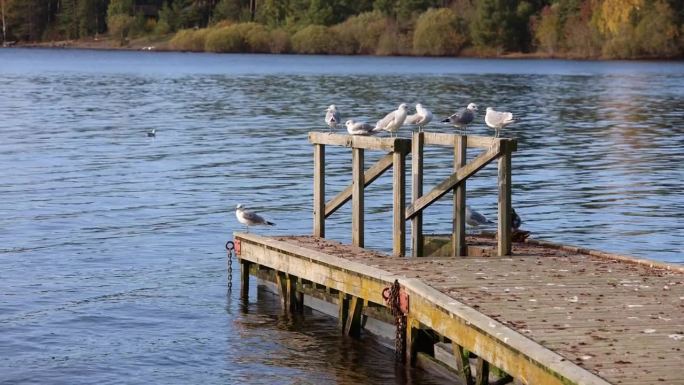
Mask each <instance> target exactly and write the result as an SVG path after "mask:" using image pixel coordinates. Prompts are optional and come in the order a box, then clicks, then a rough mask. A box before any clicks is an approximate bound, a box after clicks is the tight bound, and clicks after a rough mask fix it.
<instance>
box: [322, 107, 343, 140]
mask: <svg viewBox="0 0 684 385" xmlns="http://www.w3.org/2000/svg"><path fill="white" fill-rule="evenodd" d="M339 123H340V112H339V111H337V107H335V105H334V104H331V105H330V106H329V107H328V109H327V110H325V124H327V125H328V127H330V133H332V132H333V130H335V129H336V128H337V125H338V124H339Z"/></svg>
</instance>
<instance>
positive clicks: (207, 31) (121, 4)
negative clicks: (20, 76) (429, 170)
mask: <svg viewBox="0 0 684 385" xmlns="http://www.w3.org/2000/svg"><path fill="white" fill-rule="evenodd" d="M0 17H1V19H0V22H1V23H2V25H1V26H2V41H3V45H11V44H17V43H18V44H20V45H26V44H36V43H38V44H41V42H42V44H45V42H50V43H49V44H51V45H54V42H62V43H61V44H60V46H79V44H80V46H90V45H88V44H85V43H88V42H94V41H98V42H104V43H103V44H104V46H103V45H102V44H100V45H99V46H98V47H99V48H113V47H124V48H125V47H129V48H135V47H140V46H143V45H144V46H148V47H150V48H152V47H154V49H161V50H164V49H167V50H180V51H197V52H201V51H208V52H250V53H303V54H343V55H416V56H480V57H498V56H511V55H512V56H515V55H521V56H540V57H563V58H581V59H672V58H682V57H684V1H682V0H525V1H512V0H306V1H305V0H258V1H257V0H0Z"/></svg>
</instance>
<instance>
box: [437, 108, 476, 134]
mask: <svg viewBox="0 0 684 385" xmlns="http://www.w3.org/2000/svg"><path fill="white" fill-rule="evenodd" d="M475 112H477V104H475V103H470V104H468V106H467V107H466V108H461V109H460V110H458V111H456V112H455V113H454V114H453V115H451V116H450V117H448V118H446V119H444V120H442V123H451V124H452V125H453V126H454V127H458V128H460V129H463V130H465V132H466V134H467V133H468V125H469V124H470V123H472V121H473V119H475Z"/></svg>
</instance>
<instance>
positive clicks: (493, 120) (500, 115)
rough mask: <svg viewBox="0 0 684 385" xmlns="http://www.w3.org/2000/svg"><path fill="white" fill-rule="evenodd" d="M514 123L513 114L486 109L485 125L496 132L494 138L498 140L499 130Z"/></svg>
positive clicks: (490, 108)
mask: <svg viewBox="0 0 684 385" xmlns="http://www.w3.org/2000/svg"><path fill="white" fill-rule="evenodd" d="M513 122H515V119H513V114H512V113H510V112H499V111H495V110H494V109H493V108H492V107H487V114H486V115H485V123H487V125H488V126H489V127H491V128H493V129H494V130H496V135H495V136H494V137H496V138H498V137H499V133H500V132H501V129H503V128H504V127H506V126H507V125H509V124H511V123H513Z"/></svg>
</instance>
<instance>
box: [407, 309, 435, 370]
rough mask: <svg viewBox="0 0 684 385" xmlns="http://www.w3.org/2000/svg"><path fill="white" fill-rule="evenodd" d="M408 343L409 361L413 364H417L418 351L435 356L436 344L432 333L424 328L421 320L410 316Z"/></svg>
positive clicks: (408, 320) (408, 321)
mask: <svg viewBox="0 0 684 385" xmlns="http://www.w3.org/2000/svg"><path fill="white" fill-rule="evenodd" d="M406 344H407V347H408V349H407V355H408V357H406V358H407V362H409V363H410V364H411V366H415V365H416V358H417V357H418V353H425V354H427V355H429V356H432V357H434V356H435V345H434V339H433V336H432V334H430V333H429V332H428V331H427V330H425V329H422V328H421V326H420V322H418V321H416V320H415V319H413V318H411V317H408V319H407V324H406Z"/></svg>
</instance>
